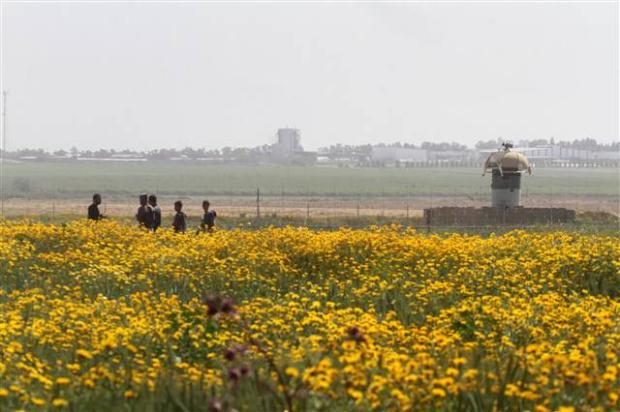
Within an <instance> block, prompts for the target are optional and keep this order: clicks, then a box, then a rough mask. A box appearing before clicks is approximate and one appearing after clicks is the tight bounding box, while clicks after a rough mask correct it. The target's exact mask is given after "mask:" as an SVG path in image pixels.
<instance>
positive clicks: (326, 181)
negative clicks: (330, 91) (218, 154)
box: [5, 162, 620, 200]
mask: <svg viewBox="0 0 620 412" xmlns="http://www.w3.org/2000/svg"><path fill="white" fill-rule="evenodd" d="M5 169H6V195H7V196H9V197H11V196H18V197H23V198H40V199H41V198H43V199H52V198H57V199H66V198H79V197H84V196H86V197H89V196H90V195H91V194H92V193H93V192H96V191H97V192H102V193H105V194H106V195H107V196H108V197H111V198H121V199H125V198H127V196H135V195H136V194H137V193H140V192H149V193H158V194H159V195H164V196H168V195H169V196H231V195H232V196H248V195H249V196H253V195H255V193H256V188H260V190H261V192H262V194H263V195H267V196H280V195H285V196H297V197H300V196H313V197H353V198H357V197H360V196H361V197H362V198H366V197H377V196H383V197H408V196H425V197H428V196H433V195H434V196H475V195H481V194H484V195H488V190H489V185H490V178H489V177H488V176H486V177H485V178H483V177H481V172H482V170H481V168H409V169H407V168H337V167H300V166H213V165H203V164H199V163H174V162H144V163H129V164H128V163H110V162H107V163H105V162H100V163H97V162H64V163H63V162H58V163H38V162H24V163H7V164H6V165H5ZM619 186H620V176H619V174H618V170H617V169H613V168H607V169H605V168H600V169H570V168H567V169H552V168H538V169H536V170H535V171H534V174H533V175H532V176H526V177H524V179H523V191H524V192H525V191H526V190H527V192H528V193H529V194H531V195H541V196H554V195H555V196H569V197H596V196H601V197H612V198H614V199H616V200H617V199H618V196H619V192H618V187H619Z"/></svg>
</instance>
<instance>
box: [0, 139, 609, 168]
mask: <svg viewBox="0 0 620 412" xmlns="http://www.w3.org/2000/svg"><path fill="white" fill-rule="evenodd" d="M505 141H506V139H502V138H498V139H491V140H487V141H483V140H481V141H478V142H477V143H476V144H475V146H474V148H475V149H478V150H483V149H497V148H499V147H500V146H501V144H502V143H503V142H505ZM513 143H516V146H517V147H535V146H547V145H555V144H557V145H559V146H562V147H567V148H574V149H584V150H593V151H617V150H620V142H613V143H599V142H597V141H596V139H592V138H585V139H576V140H573V141H572V142H570V141H557V142H556V141H555V139H554V138H551V139H534V140H519V141H518V142H513ZM374 146H379V147H398V148H407V149H426V150H433V151H439V152H447V151H461V152H464V151H468V150H472V149H471V148H469V147H467V146H466V145H464V144H461V143H457V142H449V143H448V142H441V143H434V142H422V143H420V144H413V143H401V142H396V143H389V144H387V143H379V144H377V145H374ZM372 148H373V145H370V144H363V145H343V144H334V145H331V146H328V147H323V148H320V149H319V150H318V155H319V156H323V157H327V158H329V159H339V158H347V159H352V160H359V161H365V160H366V159H368V158H369V157H370V155H371V153H372ZM271 154H272V147H271V146H270V145H262V146H257V147H254V148H245V147H241V148H232V147H223V148H221V149H204V148H201V149H195V148H191V147H186V148H183V149H154V150H142V151H140V150H128V149H124V150H115V149H98V150H79V149H77V148H76V147H73V148H71V149H70V150H69V151H66V150H56V151H46V150H43V149H19V150H15V151H7V152H6V153H5V157H6V158H14V159H19V158H36V159H37V160H46V159H77V158H91V159H108V158H123V157H127V158H132V157H133V158H144V159H147V160H172V159H177V160H183V159H187V160H197V159H204V160H213V161H222V162H238V163H260V162H269V161H270V160H271Z"/></svg>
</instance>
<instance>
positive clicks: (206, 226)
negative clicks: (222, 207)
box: [200, 200, 217, 232]
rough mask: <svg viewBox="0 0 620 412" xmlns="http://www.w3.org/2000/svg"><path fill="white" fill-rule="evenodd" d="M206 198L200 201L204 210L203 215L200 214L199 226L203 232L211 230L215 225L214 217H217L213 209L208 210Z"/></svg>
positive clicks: (208, 204)
mask: <svg viewBox="0 0 620 412" xmlns="http://www.w3.org/2000/svg"><path fill="white" fill-rule="evenodd" d="M210 205H211V203H209V201H208V200H203V201H202V210H203V211H204V215H203V216H202V221H201V222H200V228H201V229H202V231H203V232H205V231H206V232H213V228H214V227H215V218H216V217H217V213H216V212H215V210H212V209H211V210H210V209H209V206H210Z"/></svg>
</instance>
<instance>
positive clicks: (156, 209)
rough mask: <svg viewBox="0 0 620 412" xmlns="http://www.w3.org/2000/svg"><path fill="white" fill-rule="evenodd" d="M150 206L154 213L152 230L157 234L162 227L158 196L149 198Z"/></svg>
mask: <svg viewBox="0 0 620 412" xmlns="http://www.w3.org/2000/svg"><path fill="white" fill-rule="evenodd" d="M149 206H151V209H152V211H153V224H152V226H151V230H152V231H153V232H155V231H157V229H159V228H160V227H161V208H160V207H159V205H158V204H157V196H155V195H150V196H149Z"/></svg>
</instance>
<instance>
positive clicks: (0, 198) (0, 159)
mask: <svg viewBox="0 0 620 412" xmlns="http://www.w3.org/2000/svg"><path fill="white" fill-rule="evenodd" d="M6 94H7V93H6V90H2V139H0V217H1V218H4V152H6Z"/></svg>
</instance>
